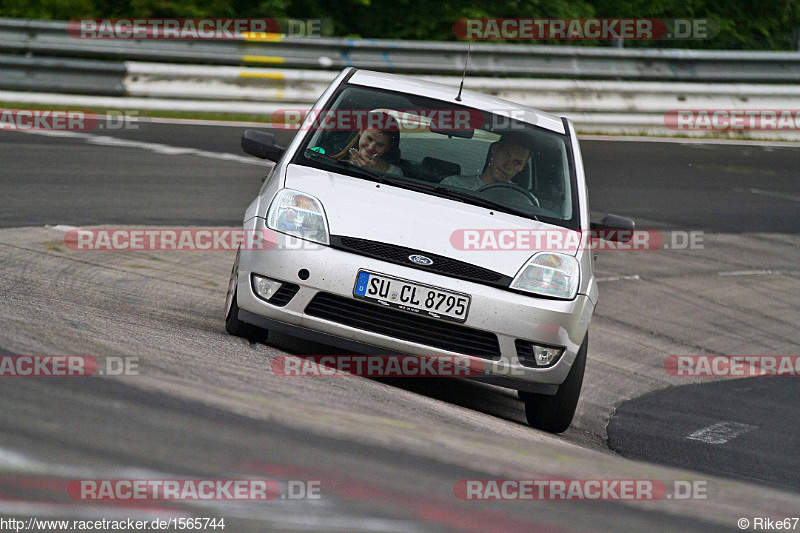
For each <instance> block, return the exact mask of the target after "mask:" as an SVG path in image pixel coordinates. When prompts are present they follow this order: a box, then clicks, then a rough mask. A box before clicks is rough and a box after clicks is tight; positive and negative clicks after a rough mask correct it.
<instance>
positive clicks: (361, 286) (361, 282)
mask: <svg viewBox="0 0 800 533" xmlns="http://www.w3.org/2000/svg"><path fill="white" fill-rule="evenodd" d="M368 282H369V274H367V273H366V272H359V274H358V281H357V282H356V294H357V295H359V296H364V294H365V293H366V292H367V283H368Z"/></svg>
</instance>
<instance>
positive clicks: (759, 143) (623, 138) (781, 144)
mask: <svg viewBox="0 0 800 533" xmlns="http://www.w3.org/2000/svg"><path fill="white" fill-rule="evenodd" d="M578 138H579V139H580V140H582V141H622V142H646V143H676V144H730V145H739V146H770V147H782V148H800V143H799V142H796V141H785V142H784V141H769V140H763V141H756V140H752V141H748V140H744V139H703V138H697V139H693V138H686V137H677V138H675V137H636V136H628V135H581V134H580V133H579V134H578Z"/></svg>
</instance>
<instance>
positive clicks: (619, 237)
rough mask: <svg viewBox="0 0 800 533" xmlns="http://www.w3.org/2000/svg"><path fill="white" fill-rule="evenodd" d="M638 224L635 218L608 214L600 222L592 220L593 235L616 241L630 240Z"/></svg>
mask: <svg viewBox="0 0 800 533" xmlns="http://www.w3.org/2000/svg"><path fill="white" fill-rule="evenodd" d="M635 226H636V224H635V223H634V222H633V220H631V219H629V218H625V217H621V216H618V215H606V216H604V217H603V220H601V221H600V222H592V223H591V225H590V227H591V228H592V233H593V236H595V237H597V238H599V239H605V240H607V241H616V242H630V240H631V239H632V238H633V230H634V228H635Z"/></svg>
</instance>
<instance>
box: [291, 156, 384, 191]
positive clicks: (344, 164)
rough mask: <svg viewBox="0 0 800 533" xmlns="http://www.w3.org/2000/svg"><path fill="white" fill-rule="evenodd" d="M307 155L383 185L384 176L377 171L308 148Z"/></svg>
mask: <svg viewBox="0 0 800 533" xmlns="http://www.w3.org/2000/svg"><path fill="white" fill-rule="evenodd" d="M305 154H306V155H307V156H310V157H312V158H314V159H319V160H322V161H325V162H326V163H330V164H332V165H335V166H337V167H339V168H345V169H347V170H352V171H354V172H356V173H357V174H361V175H363V176H367V177H369V178H371V179H372V180H374V181H377V182H379V183H383V179H384V175H383V174H381V173H380V172H378V171H377V170H370V169H368V168H364V167H360V166H358V165H356V164H354V163H352V162H350V161H342V160H341V159H336V158H335V157H331V156H329V155H326V154H321V153H319V152H317V151H314V150H311V149H310V148H306V151H305Z"/></svg>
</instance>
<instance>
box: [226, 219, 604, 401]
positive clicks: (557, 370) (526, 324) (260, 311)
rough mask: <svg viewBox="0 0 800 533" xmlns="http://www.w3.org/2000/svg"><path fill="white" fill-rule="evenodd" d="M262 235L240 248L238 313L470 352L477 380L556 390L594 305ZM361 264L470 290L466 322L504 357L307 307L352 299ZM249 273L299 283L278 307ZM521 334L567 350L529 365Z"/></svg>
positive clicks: (341, 334)
mask: <svg viewBox="0 0 800 533" xmlns="http://www.w3.org/2000/svg"><path fill="white" fill-rule="evenodd" d="M245 229H252V230H263V229H265V227H264V220H263V219H261V218H258V217H255V218H253V219H251V220H249V221H248V224H246V228H245ZM265 233H266V234H267V235H268V239H269V240H271V241H274V242H267V243H266V244H267V246H265V248H267V249H265V250H248V249H242V250H241V252H240V254H241V256H240V260H239V272H238V279H237V281H238V290H237V303H238V306H239V308H240V310H241V311H240V315H239V319H240V320H243V321H245V322H249V323H253V324H254V325H256V326H260V327H264V328H266V329H271V330H275V331H281V332H284V333H288V334H294V335H297V336H300V337H305V338H308V339H310V340H315V341H318V342H323V343H328V344H332V345H336V346H339V347H341V348H344V349H347V350H352V351H354V352H358V353H369V354H375V355H378V354H409V355H419V356H437V355H460V356H466V357H470V358H473V359H475V360H476V361H480V362H481V364H482V366H483V369H484V372H485V375H483V376H481V377H480V378H477V379H479V380H480V381H485V382H489V383H493V384H496V385H501V386H505V387H509V388H514V389H518V390H527V391H530V392H539V393H543V394H554V393H555V392H556V390H557V387H558V385H560V384H561V383H562V382H563V381H564V380H565V379H566V377H567V374H568V373H569V370H570V368H571V366H572V363H573V361H574V359H575V355H576V354H577V352H578V349H579V348H580V345H581V343H582V342H583V339H584V337H585V335H586V332H587V329H588V327H589V322H590V320H591V316H592V313H593V311H594V304H593V303H592V302H591V300H590V299H589V298H588V297H587V296H585V295H581V294H579V295H578V296H577V297H576V298H575V299H574V300H570V301H564V300H553V299H546V298H537V297H535V296H528V295H524V294H518V293H515V292H511V291H507V290H502V289H498V288H495V287H490V286H487V285H482V284H478V283H474V282H470V281H464V280H459V279H454V278H450V277H447V276H443V275H440V274H435V273H432V272H426V271H424V270H419V269H415V268H410V267H405V266H402V265H397V264H393V263H388V262H385V261H382V260H379V259H374V258H370V257H365V256H361V255H356V254H353V253H350V252H345V251H342V250H338V249H334V248H331V247H328V246H323V245H317V244H314V243H308V242H306V241H298V240H297V239H294V238H291V237H288V236H286V235H284V234H281V233H276V232H271V231H267V232H265ZM298 245H299V246H298ZM301 270H305V271H307V272H308V277H307V278H306V279H302V277H305V276H302V277H301V276H300V275H299V273H300V271H301ZM359 270H369V271H373V272H377V273H382V274H384V275H387V276H392V277H395V278H401V279H405V280H410V281H413V282H416V283H421V284H426V285H431V286H435V287H440V288H442V289H446V290H450V291H455V292H460V293H466V294H469V295H470V296H471V298H472V301H471V304H470V308H469V312H468V316H467V320H466V321H465V322H464V323H463V326H465V327H468V328H472V329H473V330H480V331H483V332H490V333H492V334H494V335H496V336H497V341H498V345H499V352H500V355H499V359H498V360H491V359H488V358H486V357H474V356H473V355H472V354H469V353H459V352H455V351H449V350H444V349H440V348H436V347H433V346H430V345H427V344H423V343H419V342H411V341H408V340H403V339H399V338H396V337H393V336H391V335H387V334H382V333H377V332H374V331H369V330H367V329H363V328H360V327H352V326H350V325H346V324H342V323H339V322H336V321H333V320H328V319H324V318H319V317H315V316H310V315H309V314H308V313H306V308H307V307H308V305H309V303H311V301H312V299H313V298H314V297H315V296H316V295H317V294H318V293H327V294H328V295H334V296H336V297H343V298H349V299H353V300H355V299H354V298H353V289H354V285H355V281H356V277H357V275H358V272H359ZM252 274H258V275H261V276H264V277H267V278H270V279H273V280H278V281H282V282H286V283H292V284H296V285H299V287H300V288H299V290H298V291H297V293H296V294H295V295H294V296H293V297H292V298H291V300H290V301H289V302H288V303H287V304H285V305H283V306H277V305H273V304H271V303H268V302H267V301H265V300H263V299H261V298H259V297H258V296H256V294H255V292H254V290H253V287H252V283H251V276H252ZM584 274H585V273H584ZM369 305H376V306H377V304H369ZM378 307H380V306H378ZM400 312H401V313H402V311H400ZM427 320H432V321H436V319H430V318H429V319H427ZM436 322H441V321H436ZM517 339H521V340H524V341H530V342H534V343H536V344H540V345H544V346H557V347H563V348H564V349H565V350H564V353H563V354H562V355H561V357H560V358H559V359H558V361H557V362H556V363H555V364H553V365H552V366H550V367H540V368H533V367H530V366H524V365H522V364H521V363H520V361H519V358H518V356H517V349H516V346H515V341H516V340H517ZM319 355H323V354H319Z"/></svg>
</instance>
